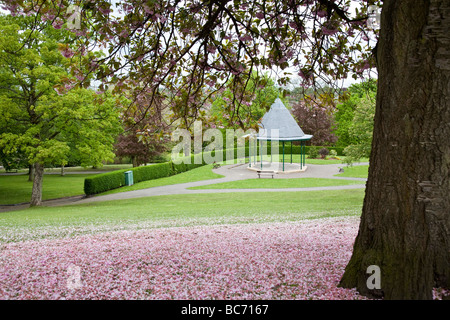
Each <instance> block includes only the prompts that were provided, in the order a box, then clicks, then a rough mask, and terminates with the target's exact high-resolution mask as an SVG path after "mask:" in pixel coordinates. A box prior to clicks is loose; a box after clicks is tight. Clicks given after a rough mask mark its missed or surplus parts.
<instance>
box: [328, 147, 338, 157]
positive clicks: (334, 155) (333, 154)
mask: <svg viewBox="0 0 450 320" xmlns="http://www.w3.org/2000/svg"><path fill="white" fill-rule="evenodd" d="M337 155H338V154H337V151H336V150H334V149H331V150H330V157H331V158H336V157H337Z"/></svg>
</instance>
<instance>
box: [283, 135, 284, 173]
mask: <svg viewBox="0 0 450 320" xmlns="http://www.w3.org/2000/svg"><path fill="white" fill-rule="evenodd" d="M283 172H284V141H283Z"/></svg>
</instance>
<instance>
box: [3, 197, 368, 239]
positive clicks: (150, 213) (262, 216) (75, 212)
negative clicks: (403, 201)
mask: <svg viewBox="0 0 450 320" xmlns="http://www.w3.org/2000/svg"><path fill="white" fill-rule="evenodd" d="M363 197H364V190H363V189H360V190H359V189H357V190H332V191H308V192H272V193H251V194H249V193H244V192H242V193H239V192H236V193H226V194H224V193H215V194H189V195H186V194H184V195H170V196H155V197H147V198H139V199H128V200H115V201H107V202H95V203H89V204H80V205H71V206H61V207H34V208H29V209H26V210H20V211H11V212H4V213H0V242H17V241H26V240H36V239H49V238H63V237H72V236H77V235H81V234H95V233H102V232H109V231H118V230H137V229H149V228H162V227H180V226H199V225H216V224H236V223H264V222H272V221H273V222H283V221H297V220H302V219H312V218H322V217H335V216H349V215H350V216H359V215H360V214H361V208H362V203H363Z"/></svg>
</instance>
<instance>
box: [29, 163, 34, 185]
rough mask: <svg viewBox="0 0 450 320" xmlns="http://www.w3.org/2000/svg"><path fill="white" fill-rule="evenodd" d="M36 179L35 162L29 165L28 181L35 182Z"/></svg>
mask: <svg viewBox="0 0 450 320" xmlns="http://www.w3.org/2000/svg"><path fill="white" fill-rule="evenodd" d="M33 180H34V164H30V165H29V166H28V181H29V182H33Z"/></svg>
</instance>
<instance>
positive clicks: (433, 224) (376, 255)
mask: <svg viewBox="0 0 450 320" xmlns="http://www.w3.org/2000/svg"><path fill="white" fill-rule="evenodd" d="M449 27H450V1H449V0H428V1H425V0H423V1H422V0H421V1H416V0H408V1H407V0H403V1H396V0H386V1H384V4H383V10H382V15H381V29H380V39H379V42H378V46H377V63H378V93H377V105H376V114H375V120H374V121H375V123H374V135H373V143H372V154H371V158H370V163H371V165H370V169H369V178H368V182H367V188H366V195H365V199H364V205H363V212H362V217H361V223H360V227H359V233H358V236H357V238H356V240H355V244H354V248H353V254H352V257H351V260H350V262H349V264H348V265H347V268H346V270H345V273H344V275H343V278H342V279H341V283H340V285H341V286H343V287H348V288H353V287H356V288H357V289H358V291H359V292H360V293H362V294H364V295H368V296H377V297H380V296H383V297H384V298H385V299H430V298H432V288H433V287H444V288H449V287H450V196H449V195H450V181H449V168H450V139H449V138H450V103H449V102H450V29H449ZM369 265H378V266H379V267H380V271H381V289H379V290H377V289H372V290H369V289H368V287H367V283H366V282H367V279H368V276H369V274H367V268H368V266H369Z"/></svg>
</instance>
